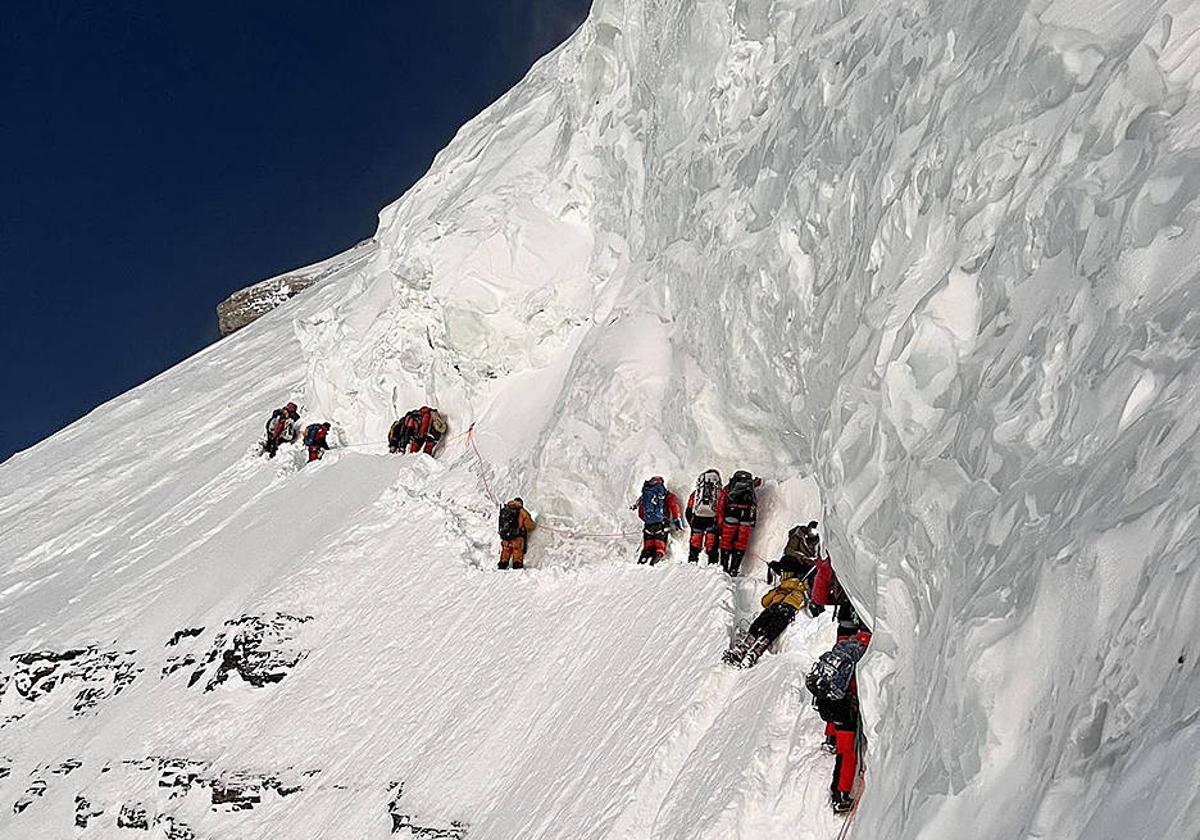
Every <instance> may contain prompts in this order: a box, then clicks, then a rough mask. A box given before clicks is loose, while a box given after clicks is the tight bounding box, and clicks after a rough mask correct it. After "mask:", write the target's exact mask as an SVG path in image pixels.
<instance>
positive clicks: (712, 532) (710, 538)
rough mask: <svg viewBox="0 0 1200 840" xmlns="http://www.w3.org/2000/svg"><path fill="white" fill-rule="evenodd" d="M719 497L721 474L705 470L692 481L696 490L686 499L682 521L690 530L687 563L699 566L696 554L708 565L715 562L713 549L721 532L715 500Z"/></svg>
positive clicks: (715, 556)
mask: <svg viewBox="0 0 1200 840" xmlns="http://www.w3.org/2000/svg"><path fill="white" fill-rule="evenodd" d="M720 496H721V474H720V473H719V472H717V471H716V470H705V471H704V472H702V473H700V477H699V478H698V479H696V489H695V490H693V491H692V494H691V495H690V496H688V500H687V509H686V510H685V511H684V519H686V520H687V524H688V527H689V528H691V529H692V533H691V537H690V538H689V539H688V562H689V563H698V562H700V552H701V551H703V552H704V553H705V554H706V555H707V556H708V562H709V563H716V562H717V545H718V543H719V541H720V536H721V529H720V528H718V527H717V499H719V498H720Z"/></svg>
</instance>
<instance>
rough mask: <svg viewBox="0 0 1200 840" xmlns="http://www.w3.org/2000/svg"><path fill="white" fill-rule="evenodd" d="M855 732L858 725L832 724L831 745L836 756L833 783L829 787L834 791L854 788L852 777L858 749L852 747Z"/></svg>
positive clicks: (855, 768)
mask: <svg viewBox="0 0 1200 840" xmlns="http://www.w3.org/2000/svg"><path fill="white" fill-rule="evenodd" d="M857 734H858V727H857V726H856V725H855V724H845V723H838V724H833V745H834V749H835V755H836V756H837V757H836V758H835V759H834V761H833V784H832V785H830V788H831V790H832V791H833V792H834V793H851V792H853V790H854V777H855V775H857V773H858V751H857V750H856V749H855V748H854V741H855V738H856V736H857Z"/></svg>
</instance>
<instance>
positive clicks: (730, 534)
mask: <svg viewBox="0 0 1200 840" xmlns="http://www.w3.org/2000/svg"><path fill="white" fill-rule="evenodd" d="M761 483H762V480H761V479H757V478H754V477H753V476H751V475H750V473H748V472H746V471H745V470H738V471H737V472H735V473H734V474H733V475H732V476H731V477H730V479H729V483H728V484H727V485H725V487H724V489H722V490H721V495H720V497H719V498H718V499H717V524H718V526H719V527H720V528H721V543H720V546H721V548H720V551H721V568H723V569H724V570H725V571H726V572H728V573H729V576H730V577H737V574H738V570H739V569H741V567H742V558H743V557H745V556H746V549H747V547H749V545H750V533H751V532H752V531H753V530H754V525H755V523H756V522H757V521H758V499H757V496H756V495H755V492H754V491H755V488H756V487H758V485H760V484H761Z"/></svg>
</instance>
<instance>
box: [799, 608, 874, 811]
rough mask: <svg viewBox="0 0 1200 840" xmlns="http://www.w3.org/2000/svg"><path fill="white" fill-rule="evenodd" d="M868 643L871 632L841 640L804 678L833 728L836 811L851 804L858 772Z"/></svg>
mask: <svg viewBox="0 0 1200 840" xmlns="http://www.w3.org/2000/svg"><path fill="white" fill-rule="evenodd" d="M870 644H871V634H870V632H868V631H866V630H860V631H859V632H857V633H855V634H854V635H853V636H850V637H849V638H846V639H841V640H840V641H838V642H837V644H835V645H834V646H833V649H832V650H829V651H827V652H825V653H823V654H821V657H820V658H819V659H818V660H817V661H816V662H814V663H813V667H812V671H810V672H809V675H808V677H807V678H806V679H805V681H804V685H805V687H806V688H808V690H809V693H811V694H812V697H813V708H815V709H816V710H817V714H819V715H820V716H821V719H822V720H824V721H825V722H826V724H827V725H828V726H830V727H832V729H833V740H834V748H833V753H834V755H835V756H836V758H835V759H834V762H833V783H832V784H831V785H830V804H831V805H832V806H833V811H834V813H836V814H844V813H845V812H846V811H849V810H850V809H851V808H853V807H854V780H855V777H856V776H857V774H858V756H859V751H860V750H861V749H862V746H863V744H862V740H863V739H862V731H861V726H860V723H861V715H860V713H859V706H858V680H857V678H856V674H855V672H856V670H857V667H858V661H859V660H860V659H861V658H862V657H863V654H865V653H866V651H867V646H868V645H870Z"/></svg>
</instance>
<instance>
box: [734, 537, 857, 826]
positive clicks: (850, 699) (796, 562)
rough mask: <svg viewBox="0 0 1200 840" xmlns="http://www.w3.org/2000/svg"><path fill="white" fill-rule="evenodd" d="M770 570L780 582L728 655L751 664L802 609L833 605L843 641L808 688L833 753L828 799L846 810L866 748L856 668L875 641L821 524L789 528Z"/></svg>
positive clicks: (811, 611)
mask: <svg viewBox="0 0 1200 840" xmlns="http://www.w3.org/2000/svg"><path fill="white" fill-rule="evenodd" d="M768 568H769V570H770V573H771V574H772V575H773V576H775V577H777V578H778V581H779V582H778V584H777V585H776V586H775V587H774V588H773V589H771V590H770V591H769V592H768V593H767V594H766V595H764V596H763V598H762V605H763V611H762V612H761V613H760V614H759V616H758V617H757V618H756V619H755V620H754V621H753V623H751V625H750V627H749V629H748V630H747V631H746V634H745V636H743V637H742V638H741V639H739V640H737V641H736V642H735V643H734V644H733V645H731V646H730V648H729V650H727V651H726V652H725V653H724V655H723V656H722V659H723V660H724V661H725V662H727V663H729V664H730V665H733V666H734V667H738V668H749V667H751V666H752V665H754V663H755V662H757V661H758V659H759V657H761V656H762V654H763V653H764V652H765V651H766V650H767V648H768V647H770V646H771V644H772V643H773V642H774V641H775V640H776V639H778V638H779V637H780V636H781V635H782V634H783V632H784V630H786V629H787V628H788V626H789V625H790V624H791V623H792V621H793V619H795V617H796V615H797V614H798V613H799V612H800V611H801V610H804V611H806V612H807V613H808V615H809V616H811V617H812V618H816V617H817V616H819V615H821V614H822V613H823V612H824V611H825V609H826V608H830V609H832V610H833V611H834V612H833V615H834V618H835V620H836V621H837V640H836V642H835V643H834V645H833V648H832V649H831V650H829V651H827V652H826V653H824V654H822V655H821V657H820V658H819V659H818V660H817V661H816V662H815V663H814V664H813V667H812V670H811V672H810V673H809V675H808V677H807V679H806V680H805V686H806V687H807V688H808V691H809V693H810V694H811V695H812V698H813V708H815V709H816V710H817V714H818V715H820V717H821V719H822V720H823V721H825V747H826V749H828V750H829V751H830V752H831V753H833V754H834V756H835V760H834V767H833V781H832V783H831V785H830V803H831V805H832V806H833V810H834V811H835V812H836V813H845V812H846V811H849V810H850V809H851V808H852V807H853V806H854V782H855V779H856V778H857V775H858V764H859V755H860V753H861V750H862V749H863V746H864V738H863V733H862V728H861V726H860V722H861V717H860V714H859V706H858V682H857V679H856V676H855V671H856V666H857V664H858V661H859V659H861V658H862V656H863V654H864V653H866V650H867V646H868V645H870V643H871V631H870V628H868V627H867V626H866V625H865V624H864V623H863V621H862V619H861V618H860V617H859V615H858V612H857V611H856V610H855V609H854V605H853V603H852V602H851V601H850V597H849V595H847V593H846V591H845V589H843V588H842V585H841V583H840V582H839V581H838V579H837V574H836V573H835V572H834V570H833V564H832V562H831V560H830V558H829V554H828V553H822V550H821V539H820V536H819V535H818V533H817V523H816V522H809V523H807V524H805V525H797V526H796V527H794V528H793V529H792V530H791V531H789V532H788V541H787V546H786V547H785V549H784V552H783V556H782V557H780V558H779V560H776V561H774V562H772V563H769V564H768Z"/></svg>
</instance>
